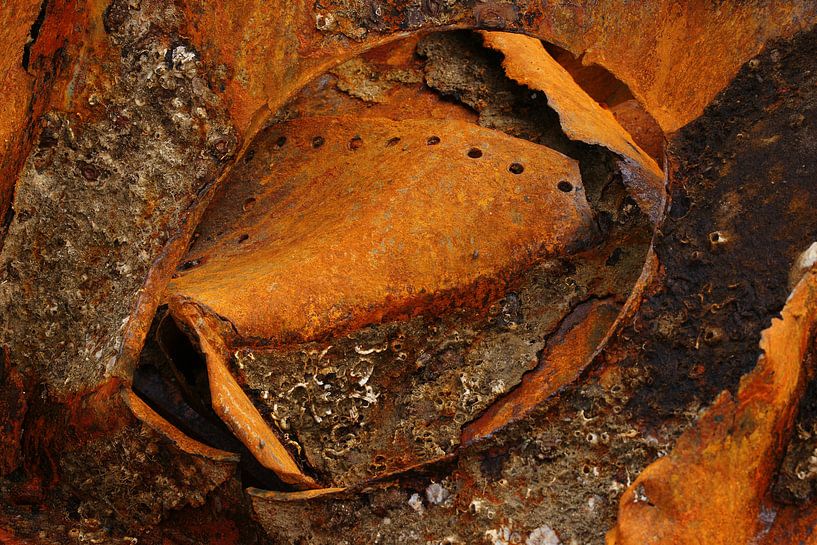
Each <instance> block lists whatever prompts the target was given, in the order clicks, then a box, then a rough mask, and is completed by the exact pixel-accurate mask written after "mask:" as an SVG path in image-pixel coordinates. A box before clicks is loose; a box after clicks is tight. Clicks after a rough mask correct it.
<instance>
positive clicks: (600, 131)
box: [481, 32, 665, 223]
mask: <svg viewBox="0 0 817 545" xmlns="http://www.w3.org/2000/svg"><path fill="white" fill-rule="evenodd" d="M481 34H482V36H483V38H484V40H485V44H486V45H487V46H488V47H491V48H493V49H496V50H498V51H500V52H501V53H502V54H503V55H504V60H503V61H502V66H503V67H504V68H505V71H506V72H507V74H508V77H510V78H511V79H513V80H514V81H516V82H518V83H520V84H522V85H526V86H527V87H529V88H531V89H534V90H538V91H542V92H544V93H545V96H547V100H548V105H549V106H550V107H551V108H553V109H554V110H556V112H557V113H558V114H559V121H560V122H561V124H562V129H563V130H564V132H565V134H566V135H567V137H568V138H570V139H572V140H579V141H581V142H586V143H588V144H598V145H601V146H604V147H606V148H607V149H609V150H610V151H612V152H614V153H616V154H617V155H618V156H619V157H621V159H622V160H624V161H626V162H627V163H628V165H629V169H630V170H631V171H633V175H632V176H627V177H625V183H626V184H627V185H628V187H629V188H630V189H631V190H632V192H633V195H634V197H635V199H636V201H637V202H638V204H639V206H641V208H642V210H644V211H645V212H646V213H647V215H649V216H650V218H651V219H652V221H653V223H657V222H658V221H659V219H660V218H661V216H662V214H663V210H664V200H665V198H664V194H665V190H664V173H663V172H662V171H661V169H660V168H659V167H658V165H657V164H656V162H655V160H654V159H653V158H652V157H650V156H649V155H647V153H646V152H644V150H642V149H641V148H640V147H638V145H637V144H636V143H635V141H634V140H633V137H632V136H631V135H630V134H629V133H628V132H627V131H626V130H624V128H623V127H622V126H621V125H620V124H619V123H618V121H616V118H615V117H614V116H613V114H612V113H610V112H609V111H608V110H605V109H604V108H602V107H601V105H600V104H599V103H598V102H596V101H595V100H593V98H591V97H590V95H588V94H587V93H586V92H585V91H584V90H583V89H582V88H581V87H579V85H578V84H577V83H576V81H575V80H574V79H573V78H572V77H571V76H570V74H569V73H568V72H567V70H565V69H564V68H563V67H562V66H561V65H559V63H557V62H556V61H555V60H554V59H553V57H551V56H550V54H549V53H548V52H547V51H546V50H545V48H544V46H543V45H542V42H541V41H539V40H537V39H535V38H531V37H529V36H520V35H517V34H510V33H507V32H482V33H481Z"/></svg>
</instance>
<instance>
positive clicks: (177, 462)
mask: <svg viewBox="0 0 817 545" xmlns="http://www.w3.org/2000/svg"><path fill="white" fill-rule="evenodd" d="M59 464H60V472H61V474H62V477H63V479H64V483H63V484H62V490H63V493H64V494H66V496H68V498H71V499H70V500H69V501H70V502H72V503H75V505H76V514H77V515H79V516H80V517H83V518H96V519H100V520H103V521H106V523H108V524H111V523H112V524H115V525H116V526H118V527H120V528H122V529H129V530H131V531H133V530H137V529H144V528H145V527H148V526H152V525H155V524H158V523H159V522H161V521H162V519H164V518H166V516H167V514H168V513H169V512H170V511H171V510H175V509H180V508H182V507H186V506H191V507H198V506H201V505H203V504H204V502H205V498H206V497H207V494H209V493H210V492H212V491H213V490H214V489H215V488H216V487H217V486H219V485H221V484H222V483H224V482H225V481H226V480H227V479H228V478H230V476H231V475H232V474H233V473H234V471H235V464H232V463H224V462H214V461H211V460H206V459H204V458H200V457H197V456H190V455H188V454H186V453H184V452H182V451H180V450H179V449H178V448H177V447H175V446H174V445H172V444H171V443H170V442H169V441H168V440H166V439H164V438H162V437H161V436H159V435H158V434H157V433H155V432H154V431H152V430H151V429H150V428H148V427H147V426H144V425H138V426H134V427H129V428H126V429H124V430H122V431H121V432H119V433H117V434H115V435H113V436H111V437H105V438H103V439H100V440H97V441H93V442H91V443H89V444H87V445H85V446H84V447H83V448H81V449H80V450H78V451H76V452H71V453H69V454H66V455H65V456H63V458H62V459H61V460H60V461H59Z"/></svg>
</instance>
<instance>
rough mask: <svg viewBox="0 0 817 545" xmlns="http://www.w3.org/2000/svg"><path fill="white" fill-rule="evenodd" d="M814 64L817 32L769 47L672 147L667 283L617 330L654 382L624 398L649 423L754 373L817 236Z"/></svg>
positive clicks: (660, 243) (661, 244)
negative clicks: (763, 341) (798, 261)
mask: <svg viewBox="0 0 817 545" xmlns="http://www.w3.org/2000/svg"><path fill="white" fill-rule="evenodd" d="M816 58H817V31H810V32H807V33H802V34H801V35H799V36H798V37H797V38H796V39H794V40H792V41H790V42H779V43H772V44H770V45H769V47H768V49H767V51H766V52H765V53H763V54H762V55H760V56H759V57H757V58H756V59H754V60H752V61H750V62H748V63H747V64H746V65H745V66H743V68H742V69H741V71H740V74H739V75H738V77H737V78H736V79H735V81H734V82H733V83H732V84H731V85H730V86H729V87H728V88H727V89H726V90H725V91H724V92H722V93H721V94H720V95H719V96H718V97H717V99H716V100H715V101H714V102H713V104H712V105H710V106H709V107H708V108H707V110H706V112H705V114H704V115H703V116H702V117H701V118H700V119H698V120H696V121H695V122H693V123H691V124H690V125H689V126H687V127H685V128H684V129H683V130H682V131H681V132H680V133H679V134H678V135H677V136H676V137H675V138H674V139H673V140H672V141H671V142H670V162H671V165H672V175H671V183H672V186H671V192H672V202H673V204H672V208H671V210H670V213H669V216H668V218H667V220H666V222H665V223H664V225H662V226H661V227H660V229H659V236H658V239H657V242H656V252H657V254H658V257H659V260H660V261H661V263H662V265H663V266H664V267H665V269H666V278H665V282H664V284H665V286H664V288H663V289H662V290H661V291H660V292H659V293H658V294H656V295H655V296H654V297H651V298H649V299H647V300H646V301H645V303H644V305H643V307H642V311H641V312H640V314H639V315H638V317H637V319H636V320H635V323H634V325H633V327H632V329H631V330H630V331H629V332H627V333H625V334H626V336H627V337H632V338H633V343H634V344H636V345H638V346H642V345H643V350H641V351H640V353H639V354H638V355H637V356H635V357H634V358H633V359H632V360H631V363H632V364H633V365H637V366H643V367H644V369H646V370H647V371H648V372H649V374H650V376H651V384H650V385H649V386H647V387H644V388H642V389H641V390H640V391H639V392H638V394H637V395H636V396H635V398H634V399H633V402H632V403H633V406H634V408H636V409H637V412H638V414H639V415H640V416H641V417H643V418H646V419H647V420H649V421H651V422H653V423H657V422H659V421H660V420H661V419H663V418H665V417H667V416H669V415H672V414H673V413H675V412H677V411H680V410H683V409H684V407H686V406H688V405H689V404H690V403H696V402H700V403H703V404H706V403H708V402H709V401H710V400H711V399H712V398H713V397H714V396H715V395H716V394H717V393H718V392H720V391H721V390H723V389H734V388H735V387H736V385H737V383H738V380H739V379H740V377H741V376H742V375H743V374H744V373H746V372H747V371H749V370H751V369H752V368H753V367H754V365H755V362H756V360H757V357H758V354H759V353H758V345H757V343H758V340H759V338H760V331H761V330H763V329H765V328H766V327H768V326H769V324H770V321H771V319H772V317H774V316H776V315H777V314H778V313H779V312H780V310H781V308H782V307H783V303H784V302H785V300H786V297H787V295H788V293H789V290H788V286H787V281H788V271H789V269H790V267H791V266H792V263H793V262H794V260H795V258H796V257H797V256H798V255H799V253H800V252H802V251H804V250H805V249H806V248H807V247H808V246H809V245H810V244H811V242H813V241H814V240H815V239H817V215H815V214H814V210H815V209H817V185H815V183H814V180H815V175H817V156H815V154H814V142H815V141H816V140H817V115H816V114H817V62H816V61H815V59H816ZM714 233H717V237H716V235H715V234H714Z"/></svg>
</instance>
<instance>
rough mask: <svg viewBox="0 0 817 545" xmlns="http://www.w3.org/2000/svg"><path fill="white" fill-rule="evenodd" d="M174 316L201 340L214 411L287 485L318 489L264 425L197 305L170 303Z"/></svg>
mask: <svg viewBox="0 0 817 545" xmlns="http://www.w3.org/2000/svg"><path fill="white" fill-rule="evenodd" d="M170 308H171V312H172V314H173V316H174V317H175V318H176V319H179V320H181V321H183V322H184V323H185V324H186V325H187V326H188V327H190V328H191V329H192V330H193V331H194V332H195V335H196V337H197V340H198V343H199V347H200V349H201V351H202V353H203V354H204V357H205V360H206V364H207V374H208V380H209V384H210V395H211V397H212V404H213V409H214V410H215V412H216V414H217V415H218V417H219V418H221V419H222V420H223V421H224V423H225V424H227V427H229V428H230V430H231V431H232V432H233V434H235V436H236V437H237V438H238V439H239V440H240V441H241V442H242V443H243V444H244V445H245V446H246V447H247V449H248V450H249V451H250V452H251V453H252V455H253V456H254V457H255V459H256V460H258V462H259V463H260V464H261V465H263V466H264V467H266V468H268V469H271V470H272V471H274V472H275V473H276V475H278V477H279V478H280V479H281V480H282V481H284V482H285V483H288V484H291V485H294V486H297V487H300V488H318V487H319V485H318V483H317V482H315V480H314V479H312V478H311V477H309V476H308V475H306V474H304V473H303V471H301V469H300V468H299V467H298V464H296V463H295V460H294V459H293V457H292V455H290V453H289V452H288V451H287V450H286V448H284V446H283V445H282V444H281V441H280V440H279V439H278V437H277V436H276V435H275V434H274V433H273V431H272V430H271V429H270V428H269V426H267V424H266V422H264V419H263V417H262V416H261V414H260V413H259V412H258V409H257V408H256V407H255V406H254V405H253V404H252V401H250V400H249V398H248V397H247V395H246V394H245V393H244V391H243V390H242V389H241V386H239V385H238V383H237V382H236V381H235V379H234V378H233V377H232V375H231V374H230V371H229V369H228V368H227V363H226V361H227V358H228V354H227V349H226V346H225V345H224V342H223V340H222V337H221V336H220V335H219V334H218V333H217V332H216V330H217V327H215V326H214V325H213V324H211V323H210V322H211V320H213V318H211V317H209V316H206V315H205V314H204V313H202V312H201V310H200V309H199V308H198V306H197V305H195V304H193V303H190V302H186V301H183V300H179V299H176V300H173V301H172V302H171V303H170Z"/></svg>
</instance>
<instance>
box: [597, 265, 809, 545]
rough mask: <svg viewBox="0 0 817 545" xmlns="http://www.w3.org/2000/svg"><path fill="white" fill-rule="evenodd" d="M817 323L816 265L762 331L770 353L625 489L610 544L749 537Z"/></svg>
mask: <svg viewBox="0 0 817 545" xmlns="http://www.w3.org/2000/svg"><path fill="white" fill-rule="evenodd" d="M815 325H817V273H815V272H811V273H809V274H807V275H806V276H805V277H804V278H803V279H802V280H801V281H800V283H799V284H798V285H797V287H796V288H795V290H794V292H793V293H792V295H791V296H790V298H789V301H788V302H787V304H786V306H785V307H784V309H783V312H782V320H778V319H775V320H773V323H772V326H771V327H770V328H769V329H767V330H765V331H764V332H763V335H762V338H761V341H760V347H761V349H762V350H763V355H762V356H761V357H760V358H759V360H758V364H757V367H756V368H755V370H754V371H752V372H751V373H749V374H748V375H746V376H745V377H744V378H743V380H742V381H741V384H740V389H739V390H738V393H737V396H735V397H733V396H731V395H730V394H729V393H728V392H724V393H722V394H721V395H720V397H718V399H717V400H716V401H715V402H714V404H713V405H712V407H710V408H709V409H708V410H707V412H706V413H705V414H704V415H703V416H702V417H701V418H700V419H699V421H698V423H697V425H696V426H695V427H694V428H692V429H690V430H689V431H687V432H686V433H684V434H683V435H682V436H681V437H680V438H679V440H678V442H677V444H676V446H675V448H674V449H673V451H672V453H670V454H669V455H668V456H665V457H664V458H661V459H659V460H658V461H656V462H655V463H653V464H652V465H650V466H649V467H647V469H645V470H644V471H643V472H642V473H641V475H640V476H639V477H638V479H636V481H635V482H634V483H633V484H632V486H631V487H630V488H629V489H628V490H627V491H626V492H625V493H624V495H623V496H622V497H621V501H620V504H619V520H618V524H617V525H616V527H615V528H614V529H613V530H611V531H610V532H609V533H608V535H607V543H608V544H610V545H627V544H630V543H645V542H648V541H649V542H653V543H673V544H686V543H689V544H693V543H708V544H724V545H726V544H732V543H750V542H752V540H754V539H755V538H756V537H757V536H758V535H759V533H760V532H761V530H763V528H762V524H763V522H762V520H761V518H760V516H759V515H760V512H761V505H762V501H763V498H764V496H765V495H766V492H767V490H768V487H769V484H770V481H771V479H772V477H773V475H774V470H775V467H777V464H778V462H779V457H780V456H781V455H782V451H783V448H784V445H785V439H786V437H788V435H789V432H790V430H791V426H792V422H793V418H794V416H795V413H796V410H797V405H798V402H799V399H800V396H801V395H802V391H803V383H804V379H805V376H804V375H805V372H804V369H803V367H802V362H803V358H804V357H805V355H806V352H807V349H808V346H809V341H810V340H811V339H812V337H813V335H814V332H815Z"/></svg>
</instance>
